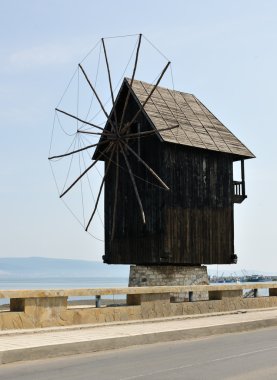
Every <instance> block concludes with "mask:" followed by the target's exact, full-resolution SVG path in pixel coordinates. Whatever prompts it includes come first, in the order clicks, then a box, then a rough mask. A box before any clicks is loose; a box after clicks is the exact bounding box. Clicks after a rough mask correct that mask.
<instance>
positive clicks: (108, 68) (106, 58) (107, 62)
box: [102, 38, 117, 130]
mask: <svg viewBox="0 0 277 380" xmlns="http://www.w3.org/2000/svg"><path fill="white" fill-rule="evenodd" d="M102 45H103V50H104V56H105V61H106V67H107V72H108V78H109V86H110V92H111V98H112V103H113V114H114V118H115V127H116V130H117V115H116V110H115V103H114V94H113V86H112V79H111V71H110V66H109V61H108V55H107V50H106V45H105V42H104V38H102Z"/></svg>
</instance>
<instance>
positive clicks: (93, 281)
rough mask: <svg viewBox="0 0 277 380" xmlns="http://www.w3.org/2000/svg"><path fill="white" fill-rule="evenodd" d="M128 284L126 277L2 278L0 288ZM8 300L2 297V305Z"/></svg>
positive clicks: (51, 287)
mask: <svg viewBox="0 0 277 380" xmlns="http://www.w3.org/2000/svg"><path fill="white" fill-rule="evenodd" d="M126 286H128V278H125V277H108V278H103V277H99V278H97V277H95V278H90V277H87V278H86V277H80V278H79V277H75V278H74V277H64V278H0V290H7V289H8V290H19V289H76V288H77V289H78V288H116V287H126ZM86 298H88V297H70V298H69V299H70V300H75V299H86ZM90 298H91V297H90ZM107 298H108V297H107ZM121 298H122V296H121ZM8 302H9V300H7V299H3V298H2V299H1V298H0V305H3V304H6V303H8Z"/></svg>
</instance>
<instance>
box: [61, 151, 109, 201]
mask: <svg viewBox="0 0 277 380" xmlns="http://www.w3.org/2000/svg"><path fill="white" fill-rule="evenodd" d="M109 148H110V146H108V147H107V148H106V149H104V151H103V152H101V153H100V154H99V157H98V158H97V159H96V160H95V161H94V162H93V163H92V164H91V165H90V166H89V167H87V168H86V170H85V171H83V173H82V174H80V175H79V177H78V178H76V179H75V181H74V182H73V183H72V184H71V185H70V186H69V187H68V188H67V189H66V190H65V191H64V192H63V193H62V194H61V195H60V198H62V197H63V196H64V195H65V194H66V193H67V192H68V191H69V190H71V189H72V187H73V186H75V185H76V183H77V182H78V181H79V180H80V179H81V178H82V177H83V176H84V175H85V174H86V173H87V172H88V171H89V170H90V169H91V168H93V166H94V165H95V164H96V163H97V162H98V161H99V160H100V158H101V156H102V155H104V153H105V151H108V150H109ZM81 150H82V149H81Z"/></svg>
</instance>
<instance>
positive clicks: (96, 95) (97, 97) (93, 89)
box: [79, 63, 116, 131]
mask: <svg viewBox="0 0 277 380" xmlns="http://www.w3.org/2000/svg"><path fill="white" fill-rule="evenodd" d="M79 67H80V69H81V70H82V73H83V74H84V77H85V78H86V81H87V82H88V84H89V86H90V88H91V89H92V91H93V93H94V95H95V97H96V99H97V101H98V103H99V104H100V107H101V109H102V111H103V112H104V114H105V116H106V117H107V119H108V122H109V124H110V125H111V127H112V129H113V130H114V131H115V130H116V129H115V127H114V125H113V123H112V121H111V119H110V118H109V115H108V113H107V111H106V110H105V107H104V105H103V103H102V102H101V99H100V98H99V95H98V94H97V92H96V90H95V88H94V87H93V85H92V84H91V82H90V80H89V78H88V76H87V74H86V72H85V70H84V69H83V67H82V65H81V64H80V63H79Z"/></svg>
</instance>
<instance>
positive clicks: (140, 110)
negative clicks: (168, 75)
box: [122, 62, 170, 132]
mask: <svg viewBox="0 0 277 380" xmlns="http://www.w3.org/2000/svg"><path fill="white" fill-rule="evenodd" d="M169 65H170V62H167V64H166V66H165V68H164V69H163V71H162V73H161V75H160V76H159V78H158V80H157V82H156V84H155V86H154V87H153V88H152V90H151V91H150V93H149V94H148V96H147V98H146V99H145V101H144V102H143V104H142V105H141V107H140V109H139V110H138V111H137V113H136V114H135V116H134V117H133V118H132V120H131V121H130V122H129V123H128V125H127V126H125V127H124V128H123V130H122V131H123V132H125V131H126V130H128V129H129V128H130V126H131V125H132V124H133V123H134V121H135V120H136V119H137V118H138V116H139V115H140V113H141V112H142V111H143V109H144V107H145V106H146V104H147V102H148V100H149V99H150V98H151V96H152V94H153V92H154V91H155V90H156V88H157V87H158V85H159V83H160V81H161V79H162V77H163V76H164V74H165V72H166V70H167V69H168V66H169Z"/></svg>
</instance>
